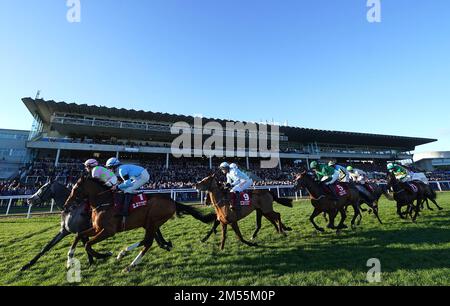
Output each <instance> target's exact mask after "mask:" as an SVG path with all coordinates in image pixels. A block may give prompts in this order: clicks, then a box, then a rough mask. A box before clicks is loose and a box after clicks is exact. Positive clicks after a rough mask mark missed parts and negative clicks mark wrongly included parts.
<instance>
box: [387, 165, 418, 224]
mask: <svg viewBox="0 0 450 306" xmlns="http://www.w3.org/2000/svg"><path fill="white" fill-rule="evenodd" d="M405 184H407V183H402V182H400V181H399V180H397V179H396V177H395V175H394V173H392V172H389V173H388V174H387V187H388V188H389V189H392V191H393V193H394V200H395V201H396V202H397V214H398V215H399V216H400V218H402V219H406V217H407V216H408V215H409V216H410V217H411V219H412V221H413V222H415V221H416V219H417V216H418V215H419V211H420V205H421V204H422V202H423V201H425V198H426V196H425V193H426V188H425V187H424V186H423V185H422V184H420V183H416V184H414V185H415V186H416V188H417V191H414V192H413V191H412V190H411V188H410V187H408V186H405ZM414 201H416V205H414ZM403 206H406V211H404V212H402V207H403ZM413 212H414V215H413Z"/></svg>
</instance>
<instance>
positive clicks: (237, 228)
mask: <svg viewBox="0 0 450 306" xmlns="http://www.w3.org/2000/svg"><path fill="white" fill-rule="evenodd" d="M231 228H232V229H233V230H234V232H235V233H236V236H237V237H238V239H239V241H240V242H242V243H245V244H246V245H248V246H257V244H256V243H253V242H250V241H247V240H245V239H244V237H242V234H241V230H240V229H239V225H238V224H237V222H233V223H231Z"/></svg>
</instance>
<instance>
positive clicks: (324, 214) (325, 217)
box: [322, 211, 328, 222]
mask: <svg viewBox="0 0 450 306" xmlns="http://www.w3.org/2000/svg"><path fill="white" fill-rule="evenodd" d="M322 215H323V218H324V219H325V222H328V218H327V212H326V211H324V212H323V214H322Z"/></svg>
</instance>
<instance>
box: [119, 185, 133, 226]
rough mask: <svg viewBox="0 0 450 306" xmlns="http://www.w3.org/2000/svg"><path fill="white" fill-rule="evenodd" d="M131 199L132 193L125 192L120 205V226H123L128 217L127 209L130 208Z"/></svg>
mask: <svg viewBox="0 0 450 306" xmlns="http://www.w3.org/2000/svg"><path fill="white" fill-rule="evenodd" d="M131 200H133V194H131V193H125V196H124V200H123V207H122V213H121V215H122V228H125V223H126V221H127V217H128V209H129V208H130V204H131Z"/></svg>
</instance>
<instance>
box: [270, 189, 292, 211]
mask: <svg viewBox="0 0 450 306" xmlns="http://www.w3.org/2000/svg"><path fill="white" fill-rule="evenodd" d="M270 193H271V194H272V197H273V200H274V201H275V202H277V203H278V204H281V205H283V206H286V207H292V199H288V198H280V197H278V194H277V193H276V192H274V191H273V190H271V191H270Z"/></svg>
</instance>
